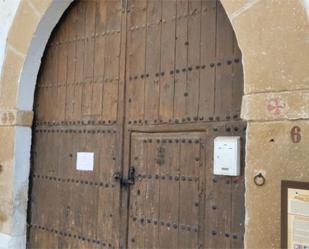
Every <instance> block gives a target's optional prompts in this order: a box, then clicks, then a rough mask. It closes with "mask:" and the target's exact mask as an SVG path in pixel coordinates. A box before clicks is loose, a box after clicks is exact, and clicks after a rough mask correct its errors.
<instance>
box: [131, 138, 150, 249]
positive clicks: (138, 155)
mask: <svg viewBox="0 0 309 249" xmlns="http://www.w3.org/2000/svg"><path fill="white" fill-rule="evenodd" d="M146 144H147V139H145V138H144V139H143V137H141V136H138V135H136V136H134V135H132V147H131V149H132V152H131V158H132V159H136V160H134V166H135V168H136V171H137V174H142V175H144V174H146V170H145V168H144V166H145V165H146V164H145V163H146V158H147V155H145V153H146V148H147V145H146ZM145 181H147V180H146V178H144V179H142V178H140V179H139V180H138V181H137V182H136V183H135V185H134V187H132V188H131V191H130V204H129V209H130V217H129V234H128V248H144V225H145V218H146V217H145V214H144V201H145V200H144V197H145Z"/></svg>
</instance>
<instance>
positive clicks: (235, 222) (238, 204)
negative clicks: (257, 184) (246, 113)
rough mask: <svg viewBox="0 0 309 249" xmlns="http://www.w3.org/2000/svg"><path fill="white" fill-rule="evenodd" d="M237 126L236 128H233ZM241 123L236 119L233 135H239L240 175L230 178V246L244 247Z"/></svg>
mask: <svg viewBox="0 0 309 249" xmlns="http://www.w3.org/2000/svg"><path fill="white" fill-rule="evenodd" d="M235 127H238V130H235ZM243 127H244V126H243V123H242V122H241V121H240V122H239V121H238V122H237V123H236V124H235V126H234V131H233V135H234V136H240V137H241V147H240V148H241V160H240V161H241V175H240V176H239V177H233V178H232V182H231V183H232V185H231V202H232V204H231V209H232V210H231V229H230V239H231V248H243V247H244V232H245V224H244V221H245V182H244V181H245V177H244V173H245V169H244V167H245V146H246V144H245V132H244V130H243Z"/></svg>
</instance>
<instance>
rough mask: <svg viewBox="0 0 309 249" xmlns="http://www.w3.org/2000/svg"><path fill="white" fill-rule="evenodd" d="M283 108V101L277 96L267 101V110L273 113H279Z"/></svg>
mask: <svg viewBox="0 0 309 249" xmlns="http://www.w3.org/2000/svg"><path fill="white" fill-rule="evenodd" d="M284 108H285V103H284V102H283V101H282V100H281V99H280V98H279V97H276V98H273V99H271V100H269V101H268V104H267V110H268V111H269V112H270V113H272V114H274V115H279V114H280V113H281V111H282V110H283V109H284Z"/></svg>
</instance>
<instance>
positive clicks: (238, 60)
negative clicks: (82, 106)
mask: <svg viewBox="0 0 309 249" xmlns="http://www.w3.org/2000/svg"><path fill="white" fill-rule="evenodd" d="M233 62H234V63H236V64H237V63H239V62H240V59H234V60H227V61H226V64H227V65H231V64H232V63H233ZM222 65H224V62H217V63H214V62H212V63H210V64H209V67H210V68H214V67H216V66H217V67H220V66H222ZM194 68H195V69H196V70H200V69H206V68H207V66H206V65H205V64H204V65H197V66H195V67H193V66H189V67H187V68H182V69H175V70H170V71H169V74H170V75H173V74H179V73H181V72H182V73H185V72H191V71H193V69H194ZM165 75H166V74H165V72H157V73H155V75H154V76H155V77H164V76H165ZM150 76H151V75H150V74H149V73H145V74H141V75H134V76H129V81H132V80H138V79H145V78H149V77H150ZM113 81H117V82H118V81H119V78H114V79H100V78H97V79H89V80H87V81H86V80H84V81H80V82H73V83H65V84H59V83H57V84H52V83H50V84H47V83H46V82H45V83H43V84H39V85H38V87H39V88H52V87H61V86H62V87H65V86H70V85H72V86H74V85H83V84H102V83H105V82H113Z"/></svg>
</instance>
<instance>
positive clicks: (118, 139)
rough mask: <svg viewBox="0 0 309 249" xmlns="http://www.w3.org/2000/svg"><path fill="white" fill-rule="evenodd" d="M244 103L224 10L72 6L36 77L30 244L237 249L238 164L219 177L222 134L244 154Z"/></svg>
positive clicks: (209, 1) (134, 1) (205, 3)
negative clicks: (81, 158) (237, 140)
mask: <svg viewBox="0 0 309 249" xmlns="http://www.w3.org/2000/svg"><path fill="white" fill-rule="evenodd" d="M242 93H243V72H242V65H241V53H240V50H239V48H238V45H237V41H236V38H235V34H234V32H233V29H232V27H231V24H230V22H229V20H228V18H227V16H226V13H225V12H224V9H223V7H222V6H221V4H220V2H219V1H217V0H168V1H166V0H128V1H127V2H125V1H120V0H87V1H82V0H77V1H75V2H74V3H73V4H72V5H71V6H70V8H69V9H68V10H67V11H66V13H65V14H64V16H63V17H62V19H61V20H60V22H59V24H58V26H57V27H56V28H55V30H54V32H53V34H52V36H51V38H50V41H49V43H48V45H47V47H46V51H45V54H44V57H43V60H42V65H41V69H40V73H39V76H38V80H37V88H36V98H35V104H34V111H35V122H34V127H33V146H32V168H31V177H30V184H31V185H30V192H29V194H30V199H29V205H28V244H27V245H28V248H243V235H244V178H243V174H244V164H243V161H244V160H242V170H241V176H239V177H228V176H215V175H213V169H212V167H213V156H212V155H213V140H214V138H215V137H217V136H222V135H226V136H232V135H236V136H241V137H242V138H243V139H242V150H243V151H244V134H245V128H246V125H245V123H244V122H243V121H241V119H240V108H241V97H242ZM80 152H86V153H88V154H91V155H92V156H93V162H89V160H88V162H84V163H86V164H92V166H93V168H91V167H90V168H88V169H87V170H80V169H79V168H78V167H77V164H78V158H77V157H78V155H79V153H80ZM243 157H244V153H242V158H243ZM90 161H91V160H90Z"/></svg>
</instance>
